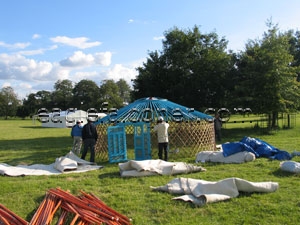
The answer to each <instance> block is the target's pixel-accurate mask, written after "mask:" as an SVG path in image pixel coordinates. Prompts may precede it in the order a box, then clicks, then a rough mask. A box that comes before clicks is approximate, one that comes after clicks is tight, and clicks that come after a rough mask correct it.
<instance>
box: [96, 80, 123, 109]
mask: <svg viewBox="0 0 300 225" xmlns="http://www.w3.org/2000/svg"><path fill="white" fill-rule="evenodd" d="M125 84H126V82H125ZM119 85H123V86H124V83H123V81H121V82H119ZM122 91H124V93H123V94H126V92H127V91H126V89H124V88H123V90H122ZM100 96H101V98H100V100H101V103H103V102H108V103H109V107H111V108H121V107H123V101H124V100H123V97H122V96H121V91H120V89H119V86H118V84H116V83H115V82H114V81H113V80H106V81H105V82H103V83H102V85H101V86H100Z"/></svg>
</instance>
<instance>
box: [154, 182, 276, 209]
mask: <svg viewBox="0 0 300 225" xmlns="http://www.w3.org/2000/svg"><path fill="white" fill-rule="evenodd" d="M150 188H151V189H152V190H153V191H162V192H168V193H170V194H177V195H181V196H179V197H174V198H173V199H174V200H183V201H190V202H192V203H194V204H195V205H198V206H203V205H205V204H207V203H213V202H219V201H224V200H227V199H230V198H235V197H237V196H238V195H239V193H240V192H248V193H253V192H260V193H271V192H275V191H276V190H277V189H278V188H279V184H278V183H277V182H271V181H267V182H250V181H247V180H244V179H240V178H237V177H232V178H227V179H223V180H220V181H206V180H198V179H192V178H182V177H181V178H175V179H173V180H171V181H170V182H169V183H167V184H166V185H164V186H159V187H150Z"/></svg>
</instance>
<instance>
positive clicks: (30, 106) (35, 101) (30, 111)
mask: <svg viewBox="0 0 300 225" xmlns="http://www.w3.org/2000/svg"><path fill="white" fill-rule="evenodd" d="M130 92H131V89H130V86H129V84H128V83H127V82H126V81H125V80H124V79H120V80H119V81H117V82H115V81H113V80H105V81H102V83H101V85H100V86H98V85H97V84H96V82H95V81H92V80H87V79H85V80H81V81H79V82H78V83H76V84H75V85H74V84H73V82H72V81H70V80H68V79H66V80H58V81H57V82H56V83H55V84H54V91H52V92H50V91H45V90H42V91H38V92H36V93H31V94H29V95H28V97H27V98H26V99H23V102H22V103H21V102H20V101H19V100H17V96H16V94H15V93H14V90H13V89H12V88H11V87H5V88H2V90H1V92H0V98H1V100H3V101H1V105H2V106H1V109H2V110H1V112H0V113H1V115H2V116H5V118H7V117H8V116H19V117H22V118H25V117H27V116H33V115H36V114H37V111H38V110H39V109H40V108H46V109H47V110H48V111H49V112H51V110H52V109H53V108H59V109H61V110H68V109H69V108H77V109H81V110H85V111H86V110H88V109H90V108H95V109H97V110H99V112H100V109H101V108H102V107H103V103H105V102H107V103H108V105H107V106H106V108H107V107H115V108H121V107H123V105H124V104H125V103H126V102H129V101H130Z"/></svg>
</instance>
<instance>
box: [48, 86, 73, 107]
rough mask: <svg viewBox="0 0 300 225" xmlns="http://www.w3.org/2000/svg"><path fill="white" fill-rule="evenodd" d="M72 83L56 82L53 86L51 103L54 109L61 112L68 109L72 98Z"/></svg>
mask: <svg viewBox="0 0 300 225" xmlns="http://www.w3.org/2000/svg"><path fill="white" fill-rule="evenodd" d="M72 90H73V83H72V81H70V80H58V81H57V82H56V83H55V84H54V91H53V92H52V101H53V102H54V105H55V107H57V108H60V109H62V110H66V109H68V108H70V107H69V106H70V104H71V101H72V97H73V93H72Z"/></svg>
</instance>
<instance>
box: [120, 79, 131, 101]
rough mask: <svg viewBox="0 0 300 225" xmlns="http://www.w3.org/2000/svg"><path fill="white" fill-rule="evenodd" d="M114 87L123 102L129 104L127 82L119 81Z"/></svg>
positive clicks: (129, 90) (129, 89)
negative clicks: (117, 89) (116, 88)
mask: <svg viewBox="0 0 300 225" xmlns="http://www.w3.org/2000/svg"><path fill="white" fill-rule="evenodd" d="M116 85H117V86H118V88H119V93H118V94H119V96H120V97H121V98H122V99H123V102H127V103H128V102H129V101H130V92H131V88H130V86H129V85H128V84H127V82H126V81H125V80H124V79H120V80H119V81H117V82H116Z"/></svg>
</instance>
